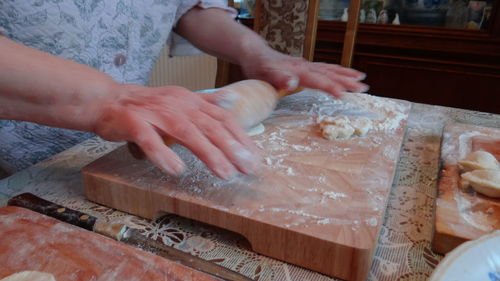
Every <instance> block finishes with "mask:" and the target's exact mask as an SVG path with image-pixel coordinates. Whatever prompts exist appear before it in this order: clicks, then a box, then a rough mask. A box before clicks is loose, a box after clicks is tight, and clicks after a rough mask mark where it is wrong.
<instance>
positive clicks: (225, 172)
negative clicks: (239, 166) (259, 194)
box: [214, 166, 236, 180]
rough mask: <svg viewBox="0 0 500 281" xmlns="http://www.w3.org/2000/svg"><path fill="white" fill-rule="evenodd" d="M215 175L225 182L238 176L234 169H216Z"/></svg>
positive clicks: (227, 167)
mask: <svg viewBox="0 0 500 281" xmlns="http://www.w3.org/2000/svg"><path fill="white" fill-rule="evenodd" d="M214 172H215V174H216V175H217V176H218V177H220V178H222V179H225V180H229V179H231V178H233V177H234V176H235V175H236V170H235V169H234V168H232V167H229V166H226V167H217V168H215V169H214Z"/></svg>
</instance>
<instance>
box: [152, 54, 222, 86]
mask: <svg viewBox="0 0 500 281" xmlns="http://www.w3.org/2000/svg"><path fill="white" fill-rule="evenodd" d="M216 72H217V59H216V58H215V57H212V56H209V55H207V54H201V55H196V56H178V57H173V58H170V57H169V56H168V48H167V47H166V48H164V49H163V51H162V53H161V55H160V58H159V59H158V61H157V62H156V65H155V66H154V68H153V71H152V72H151V76H150V80H149V85H150V86H153V87H159V86H166V85H176V86H182V87H185V88H188V89H189V90H192V91H197V90H203V89H210V88H213V87H214V85H215V74H216Z"/></svg>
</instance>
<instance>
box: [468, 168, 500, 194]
mask: <svg viewBox="0 0 500 281" xmlns="http://www.w3.org/2000/svg"><path fill="white" fill-rule="evenodd" d="M462 179H463V180H464V181H467V182H468V183H469V184H470V185H471V186H472V188H474V190H475V191H477V192H479V193H482V194H484V195H486V196H489V197H495V198H500V171H499V170H474V171H472V172H467V173H464V174H462Z"/></svg>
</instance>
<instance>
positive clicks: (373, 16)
mask: <svg viewBox="0 0 500 281" xmlns="http://www.w3.org/2000/svg"><path fill="white" fill-rule="evenodd" d="M366 23H377V12H375V9H373V8H371V9H370V10H369V11H368V15H367V16H366Z"/></svg>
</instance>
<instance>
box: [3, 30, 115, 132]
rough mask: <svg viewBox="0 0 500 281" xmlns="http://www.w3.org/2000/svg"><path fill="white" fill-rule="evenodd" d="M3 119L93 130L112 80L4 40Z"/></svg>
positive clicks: (95, 71) (80, 66) (95, 72)
mask: <svg viewBox="0 0 500 281" xmlns="http://www.w3.org/2000/svg"><path fill="white" fill-rule="evenodd" d="M0 66H1V67H0V118H2V119H13V120H24V121H32V122H37V123H40V124H44V125H49V126H56V127H63V128H69V129H77V130H85V131H93V126H94V124H95V121H96V119H97V118H98V117H99V116H97V115H98V113H99V112H100V110H101V108H100V105H102V104H104V101H105V100H106V99H108V98H110V97H111V96H113V91H114V89H115V88H116V87H117V83H115V82H114V81H113V80H112V79H111V78H110V77H109V76H107V75H106V74H104V73H102V72H99V71H97V70H95V69H93V68H90V67H87V66H85V65H82V64H78V63H75V62H73V61H70V60H66V59H62V58H59V57H57V56H53V55H50V54H47V53H44V52H41V51H38V50H35V49H32V48H29V47H26V46H23V45H21V44H18V43H15V42H13V41H11V40H8V39H7V38H5V37H1V36H0Z"/></svg>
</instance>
